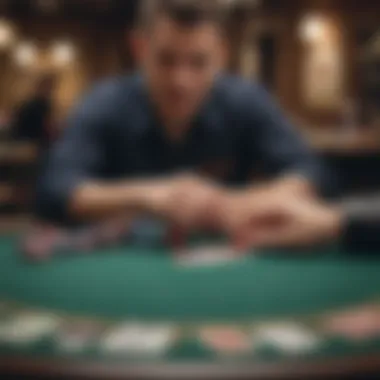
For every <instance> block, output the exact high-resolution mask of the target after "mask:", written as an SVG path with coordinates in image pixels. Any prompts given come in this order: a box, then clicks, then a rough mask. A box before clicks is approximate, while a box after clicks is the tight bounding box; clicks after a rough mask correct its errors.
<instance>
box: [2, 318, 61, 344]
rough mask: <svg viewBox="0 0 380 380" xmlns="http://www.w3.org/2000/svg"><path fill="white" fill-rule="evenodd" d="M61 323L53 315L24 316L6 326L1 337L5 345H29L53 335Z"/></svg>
mask: <svg viewBox="0 0 380 380" xmlns="http://www.w3.org/2000/svg"><path fill="white" fill-rule="evenodd" d="M59 323H60V320H59V318H58V317H55V316H53V315H47V314H23V315H20V316H17V317H16V318H14V319H12V320H9V321H8V322H7V323H6V324H4V325H3V326H2V328H1V329H0V330H1V331H0V337H1V340H2V341H3V342H5V343H13V344H29V343H33V342H34V341H36V340H38V339H42V338H44V337H45V336H47V335H49V334H51V333H53V332H54V331H55V330H56V329H57V328H58V326H59Z"/></svg>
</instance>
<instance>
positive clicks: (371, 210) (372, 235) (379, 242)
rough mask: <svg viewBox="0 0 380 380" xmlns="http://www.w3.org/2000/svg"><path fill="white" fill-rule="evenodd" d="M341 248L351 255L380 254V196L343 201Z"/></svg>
mask: <svg viewBox="0 0 380 380" xmlns="http://www.w3.org/2000/svg"><path fill="white" fill-rule="evenodd" d="M342 208H343V210H344V212H345V215H346V226H345V227H346V228H345V230H344V232H343V237H342V243H343V247H344V248H345V249H346V250H347V251H349V252H352V253H357V252H361V253H362V252H365V253H366V252H367V253H377V254H380V196H374V197H367V198H365V199H355V200H349V201H347V200H346V201H344V202H343V205H342Z"/></svg>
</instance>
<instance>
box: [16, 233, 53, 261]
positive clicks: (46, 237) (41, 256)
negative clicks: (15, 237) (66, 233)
mask: <svg viewBox="0 0 380 380" xmlns="http://www.w3.org/2000/svg"><path fill="white" fill-rule="evenodd" d="M59 237H60V234H59V231H58V230H57V229H55V228H44V229H42V230H41V229H37V230H35V231H32V232H31V233H30V234H29V235H28V236H27V237H26V238H25V239H24V241H23V242H22V247H21V249H22V251H23V253H24V254H25V255H26V256H27V257H30V258H31V259H33V260H37V261H42V260H45V259H47V258H48V257H49V256H51V254H52V253H53V251H54V246H55V244H56V243H57V240H58V239H59Z"/></svg>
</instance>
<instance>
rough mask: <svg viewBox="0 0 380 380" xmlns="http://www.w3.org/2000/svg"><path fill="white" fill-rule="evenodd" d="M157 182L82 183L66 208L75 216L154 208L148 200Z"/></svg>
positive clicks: (96, 215) (136, 211)
mask: <svg viewBox="0 0 380 380" xmlns="http://www.w3.org/2000/svg"><path fill="white" fill-rule="evenodd" d="M157 186H158V185H157V184H155V183H154V182H152V181H127V182H119V183H100V182H99V183H95V182H93V183H87V184H83V185H81V186H79V187H78V188H77V189H76V190H75V191H74V193H73V194H72V196H71V199H70V202H69V205H68V208H69V210H68V211H69V214H70V216H72V217H74V218H75V219H94V218H102V217H107V216H112V215H115V214H117V213H123V212H127V213H131V214H133V213H139V212H146V211H152V212H154V210H153V209H152V208H153V206H152V205H151V202H150V200H151V198H152V196H153V194H152V193H153V192H154V191H157V190H158V189H157Z"/></svg>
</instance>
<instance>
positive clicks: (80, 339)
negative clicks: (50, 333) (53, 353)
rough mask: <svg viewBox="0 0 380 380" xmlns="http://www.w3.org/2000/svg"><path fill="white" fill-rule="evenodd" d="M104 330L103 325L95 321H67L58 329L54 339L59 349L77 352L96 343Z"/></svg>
mask: <svg viewBox="0 0 380 380" xmlns="http://www.w3.org/2000/svg"><path fill="white" fill-rule="evenodd" d="M102 332H103V328H102V326H100V325H99V324H98V323H95V322H88V321H79V322H78V321H73V322H66V323H65V324H63V325H62V326H61V327H60V328H59V329H58V330H57V332H56V334H55V336H54V341H55V344H56V345H57V347H58V348H59V350H61V351H64V352H75V353H77V352H80V351H83V350H85V349H86V348H87V347H89V346H91V345H92V344H94V343H95V341H96V340H97V339H99V337H100V335H101V333H102Z"/></svg>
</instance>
